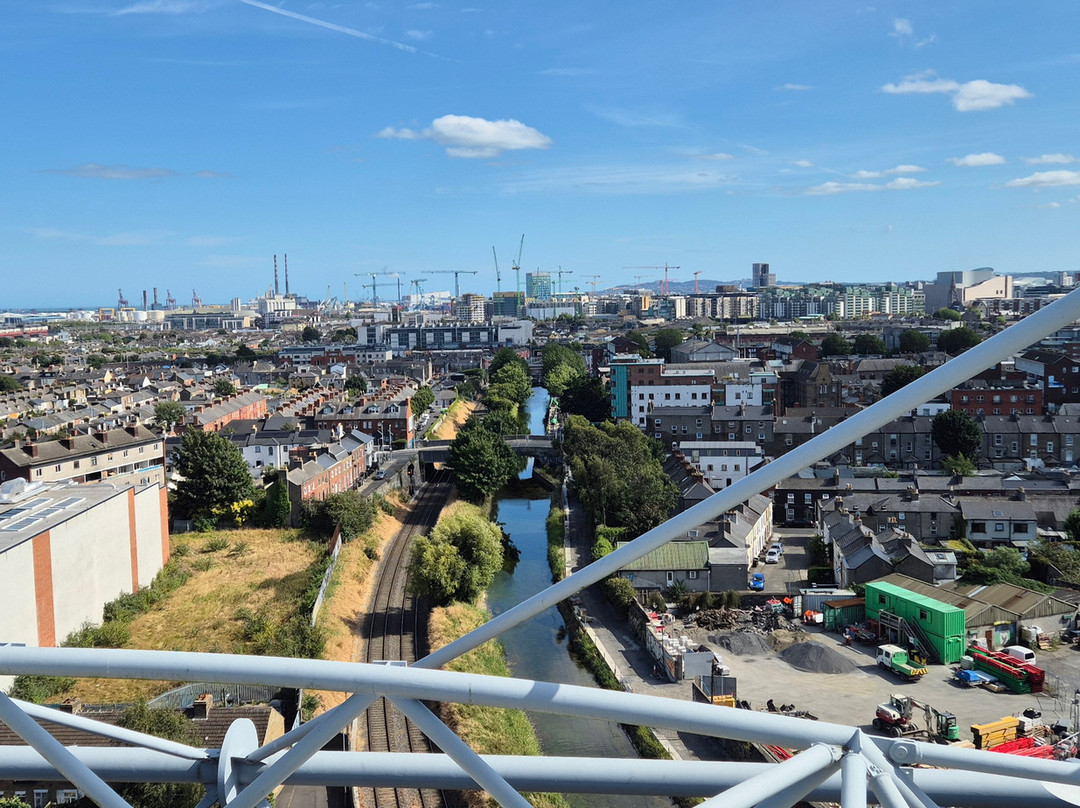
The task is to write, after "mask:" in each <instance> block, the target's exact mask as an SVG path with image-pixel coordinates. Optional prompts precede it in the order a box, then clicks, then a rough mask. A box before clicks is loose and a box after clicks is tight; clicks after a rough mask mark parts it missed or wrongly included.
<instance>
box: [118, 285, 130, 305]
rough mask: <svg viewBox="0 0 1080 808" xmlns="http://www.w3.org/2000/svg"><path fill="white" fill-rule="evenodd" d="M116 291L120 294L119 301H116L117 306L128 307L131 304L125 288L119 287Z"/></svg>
mask: <svg viewBox="0 0 1080 808" xmlns="http://www.w3.org/2000/svg"><path fill="white" fill-rule="evenodd" d="M116 293H117V295H118V296H119V297H118V299H117V301H116V308H118V309H126V308H127V307H128V306H130V305H131V304H130V303H128V300H127V298H126V297H124V290H123V289H117V290H116Z"/></svg>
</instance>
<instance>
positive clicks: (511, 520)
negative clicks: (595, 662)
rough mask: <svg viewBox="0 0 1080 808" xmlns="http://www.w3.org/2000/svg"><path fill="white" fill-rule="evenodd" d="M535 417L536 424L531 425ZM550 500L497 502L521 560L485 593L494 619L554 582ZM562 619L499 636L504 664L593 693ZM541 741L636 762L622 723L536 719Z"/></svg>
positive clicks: (611, 805)
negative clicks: (572, 653) (547, 526)
mask: <svg viewBox="0 0 1080 808" xmlns="http://www.w3.org/2000/svg"><path fill="white" fill-rule="evenodd" d="M547 403H548V395H547V391H545V390H543V389H542V388H536V389H535V390H534V393H533V396H532V398H531V399H530V400H529V402H528V409H529V415H530V426H531V429H530V431H531V432H532V433H533V434H543V418H544V414H545V413H546V411H547ZM534 419H538V420H534ZM549 507H550V502H549V500H548V499H547V498H544V499H500V500H498V502H497V504H496V519H497V520H498V521H499V522H500V523H501V524H502V526H503V530H505V531H506V532H507V533H508V534H509V535H510V540H511V541H512V542H513V544H514V546H515V547H516V548H517V550H518V552H519V553H520V556H519V558H518V560H517V563H516V564H514V565H513V567H512V571H510V572H507V571H502V572H499V573H496V575H495V580H494V581H493V582H492V584H491V586H490V587H489V588H488V597H487V602H488V608H489V609H490V610H491V613H492V614H493V615H496V614H500V613H502V612H505V611H506V610H507V609H509V608H510V607H511V606H514V605H516V604H518V603H520V602H521V601H523V600H525V599H526V598H528V597H530V596H531V595H534V594H536V593H537V592H539V591H540V590H542V589H544V588H545V587H547V586H548V585H549V584H550V583H551V572H550V570H549V569H548V562H547V534H546V531H545V529H544V520H545V519H546V518H547V515H548V509H549ZM565 635H566V632H565V628H564V626H563V621H562V618H561V617H560V616H559V613H558V611H557V610H556V609H554V608H552V609H549V610H548V611H546V612H544V614H542V615H540V616H539V617H536V618H533V619H532V620H530V621H529V622H527V623H525V624H523V625H521V626H518V627H517V628H515V629H513V630H511V631H509V632H507V633H506V634H504V635H503V636H502V638H501V639H502V642H503V645H504V646H505V648H506V658H507V662H509V664H510V668H511V670H512V671H513V672H514V675H515V676H519V677H522V678H526V679H539V680H544V681H549V682H563V683H566V684H572V685H584V686H586V687H595V683H594V682H593V679H592V676H591V675H590V674H589V672H588V671H587V670H585V669H584V668H583V667H581V666H580V665H578V664H577V663H576V662H575V661H574V660H573V659H572V658H571V657H570V652H569V650H568V648H567V638H566V636H565ZM530 718H531V719H532V721H533V724H534V725H535V727H536V732H537V735H538V736H539V738H540V743H541V745H542V746H543V749H544V753H545V754H548V755H567V756H580V757H601V758H604V757H623V758H626V757H636V753H635V752H634V749H633V747H632V746H631V745H630V742H629V740H627V738H626V735H625V734H624V733H623V731H622V730H621V729H620V728H619V726H618V725H617V724H609V723H607V722H603V721H591V720H584V719H574V718H566V717H563V716H553V715H545V714H531V715H530ZM568 800H569V801H570V804H571V805H572V806H574V808H670V806H671V801H670V800H667V799H661V798H649V797H621V798H616V797H607V796H602V795H592V794H587V795H577V794H572V795H568Z"/></svg>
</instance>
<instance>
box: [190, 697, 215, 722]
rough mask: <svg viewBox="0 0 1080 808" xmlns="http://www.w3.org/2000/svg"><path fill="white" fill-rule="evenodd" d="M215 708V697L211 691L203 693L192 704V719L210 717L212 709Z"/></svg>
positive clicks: (199, 719) (200, 719) (201, 719)
mask: <svg viewBox="0 0 1080 808" xmlns="http://www.w3.org/2000/svg"><path fill="white" fill-rule="evenodd" d="M212 709H214V697H213V696H211V695H210V694H209V693H203V694H201V695H200V696H199V697H198V698H197V699H195V703H194V704H193V705H192V716H191V717H192V719H194V720H195V721H203V720H206V719H207V718H209V717H210V711H211V710H212Z"/></svg>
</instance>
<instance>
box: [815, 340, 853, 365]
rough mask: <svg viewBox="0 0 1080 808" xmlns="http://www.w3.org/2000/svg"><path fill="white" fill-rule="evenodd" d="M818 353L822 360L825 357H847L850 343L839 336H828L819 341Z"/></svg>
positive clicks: (849, 351)
mask: <svg viewBox="0 0 1080 808" xmlns="http://www.w3.org/2000/svg"><path fill="white" fill-rule="evenodd" d="M818 353H819V354H820V355H821V357H822V358H823V359H824V358H825V357H826V356H848V355H849V354H850V353H851V343H850V342H848V341H847V340H846V339H844V338H843V337H842V336H840V335H839V334H829V335H828V336H827V337H825V339H823V340H822V341H821V348H820V349H819V350H818Z"/></svg>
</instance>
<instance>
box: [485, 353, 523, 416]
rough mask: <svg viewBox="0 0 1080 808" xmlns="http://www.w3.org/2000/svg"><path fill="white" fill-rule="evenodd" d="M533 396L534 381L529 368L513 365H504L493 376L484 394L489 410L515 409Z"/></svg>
mask: <svg viewBox="0 0 1080 808" xmlns="http://www.w3.org/2000/svg"><path fill="white" fill-rule="evenodd" d="M530 395H532V381H531V380H530V378H529V371H528V369H527V366H526V368H525V369H523V368H522V366H521V365H520V364H517V363H512V364H506V365H503V366H502V367H501V368H499V369H498V370H497V371H495V372H494V373H493V374H491V384H490V385H488V389H487V392H486V393H485V394H484V401H485V403H486V404H487V406H488V408H489V409H498V408H499V407H507V408H509V409H515V408H516V407H519V406H520V405H522V404H524V403H525V401H526V400H527V399H528V398H529V396H530Z"/></svg>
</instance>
